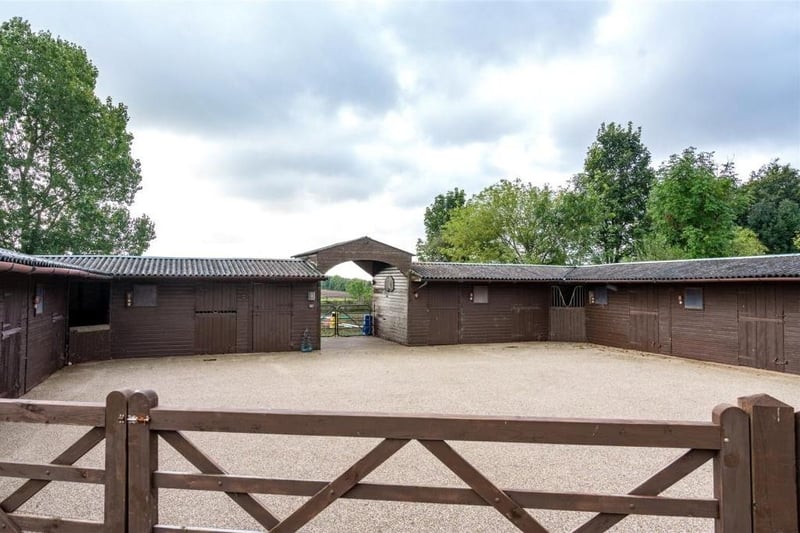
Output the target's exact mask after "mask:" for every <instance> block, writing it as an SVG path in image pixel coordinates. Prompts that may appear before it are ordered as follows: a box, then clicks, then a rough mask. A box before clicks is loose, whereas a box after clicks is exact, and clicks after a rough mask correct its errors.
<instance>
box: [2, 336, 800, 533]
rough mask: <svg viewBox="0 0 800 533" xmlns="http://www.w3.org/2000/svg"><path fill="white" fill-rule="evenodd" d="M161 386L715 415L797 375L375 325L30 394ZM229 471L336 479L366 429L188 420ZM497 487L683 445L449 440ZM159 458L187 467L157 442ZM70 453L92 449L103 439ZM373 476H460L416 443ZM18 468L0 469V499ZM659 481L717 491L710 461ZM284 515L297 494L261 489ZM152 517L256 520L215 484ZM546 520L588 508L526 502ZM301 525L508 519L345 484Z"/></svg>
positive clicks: (631, 468) (524, 408)
mask: <svg viewBox="0 0 800 533" xmlns="http://www.w3.org/2000/svg"><path fill="white" fill-rule="evenodd" d="M126 387H128V388H142V389H144V388H149V389H153V390H155V391H156V392H157V393H158V395H159V399H160V404H161V405H164V406H172V407H225V408H237V407H242V408H254V407H257V408H277V409H300V410H335V411H380V412H394V413H447V414H480V415H517V416H552V417H580V418H592V417H597V418H628V419H654V420H699V421H707V420H710V419H711V411H712V409H713V408H714V406H715V405H717V404H720V403H735V402H736V399H737V397H739V396H745V395H750V394H756V393H767V394H770V395H772V396H775V397H776V398H778V399H780V400H782V401H784V402H786V403H788V404H790V405H793V406H795V407H796V408H800V376H792V375H782V374H778V373H772V372H766V371H760V370H752V369H745V368H736V367H728V366H724V365H715V364H711V363H701V362H694V361H689V360H683V359H678V358H671V357H662V356H657V355H652V354H643V353H640V352H633V351H626V350H617V349H613V348H606V347H599V346H594V345H589V344H569V343H513V344H490V345H461V346H441V347H420V348H408V347H403V346H399V345H396V344H392V343H388V342H384V341H381V340H380V339H374V338H350V339H347V338H332V339H323V350H322V351H318V352H313V353H311V354H301V353H282V354H248V355H220V356H193V357H167V358H162V359H139V360H121V361H109V362H103V363H91V364H83V365H75V366H72V367H68V368H65V369H63V370H61V371H60V372H58V373H56V374H55V375H53V376H52V377H50V378H49V379H48V380H47V381H45V382H44V383H43V384H42V385H40V386H39V387H37V388H36V389H34V391H32V392H31V393H29V394H28V395H26V398H28V399H42V400H76V401H103V400H104V398H105V396H106V394H107V393H108V392H109V391H111V390H114V389H119V388H126ZM83 431H85V429H84V428H72V427H42V426H33V425H20V424H8V423H6V424H0V460H19V461H29V462H44V461H47V460H50V459H52V457H54V456H55V455H57V454H58V453H60V451H62V450H63V449H64V448H66V446H67V445H69V444H70V443H71V442H72V441H71V440H69V439H70V438H74V437H77V436H78V435H79V434H81V433H82V432H83ZM190 438H192V439H193V440H194V441H195V442H196V443H197V444H198V445H199V447H200V448H201V449H202V450H203V451H205V452H206V453H208V454H209V455H210V456H211V457H213V458H214V459H215V460H216V461H217V462H218V463H219V464H220V465H221V466H223V467H224V468H226V469H227V470H228V471H229V472H231V473H235V474H241V475H257V476H268V477H283V478H294V479H313V480H330V479H332V478H333V477H335V476H336V475H338V474H339V473H341V471H342V470H343V469H345V468H347V467H348V466H350V465H351V464H352V463H353V462H355V461H356V460H357V459H358V458H359V457H360V456H361V455H363V454H364V453H366V452H367V451H368V450H369V449H371V448H372V447H373V446H374V445H375V444H376V442H377V441H376V440H375V439H341V438H322V437H287V436H252V435H233V434H202V433H192V434H190ZM453 447H454V448H456V449H457V450H458V451H459V452H460V453H461V454H462V455H464V456H465V457H466V458H467V459H468V460H469V461H470V462H472V463H473V464H474V465H476V466H477V467H478V468H479V469H481V470H482V471H483V472H484V473H485V474H486V475H487V476H488V477H489V478H490V479H491V480H493V481H494V482H495V483H496V484H497V485H498V486H500V487H502V488H514V489H524V490H544V491H560V492H602V493H609V494H611V493H616V494H624V493H626V492H627V491H629V490H630V489H632V488H633V487H635V486H636V485H637V484H638V483H640V482H641V481H643V480H644V479H646V478H647V477H649V476H650V475H651V474H653V473H655V472H656V471H657V470H658V469H660V468H661V467H663V466H665V465H666V464H667V463H668V462H670V461H671V460H672V459H674V458H676V457H677V456H678V455H680V454H681V453H682V452H683V450H663V449H634V448H606V447H578V446H541V445H527V444H525V445H523V444H507V445H490V444H484V443H463V442H457V443H454V444H453ZM160 450H161V451H160V453H161V469H162V470H178V471H195V470H194V469H193V468H192V467H191V466H189V465H188V463H186V462H185V461H184V460H183V459H181V458H179V457H178V456H177V454H176V453H174V452H172V451H171V450H170V449H169V447H168V445H166V443H164V442H163V441H162V442H161V447H160ZM78 464H81V465H86V466H89V465H91V466H101V465H102V445H101V446H99V447H98V449H97V450H94V451H93V452H92V453H91V454H89V455H88V456H87V457H86V458H84V459H83V460H82V461H81V462H79V463H78ZM367 481H370V482H387V483H405V484H412V483H423V484H429V485H447V486H463V484H462V482H460V480H458V479H457V478H456V477H455V476H454V475H452V474H450V472H449V471H448V470H447V469H446V468H445V467H444V465H442V464H440V463H439V462H438V461H437V460H436V459H435V458H433V456H431V455H430V454H429V453H428V452H427V451H426V450H425V449H424V448H422V446H420V445H419V444H418V443H410V444H409V445H407V446H406V447H404V448H403V449H402V450H401V451H400V452H398V454H396V455H395V456H394V457H392V458H391V459H389V461H388V462H387V463H385V464H384V465H382V466H381V467H380V468H379V469H378V470H376V471H375V472H373V473H372V474H371V475H370V476H369V477H367ZM20 483H21V481H19V480H14V479H8V478H0V499H2V498H3V497H5V496H6V495H7V494H8V493H9V492H10V491H11V490H13V488H14V487H16V486H18V485H19V484H20ZM102 494H103V493H102V487H100V486H86V485H75V484H69V483H54V484H51V486H50V487H48V488H47V489H45V490H44V491H42V493H40V495H38V496H37V497H36V498H34V500H32V501H31V502H29V503H28V504H26V506H25V507H23V508H22V509H21V510H20V511H21V512H26V513H34V514H61V515H64V516H70V517H78V518H96V519H99V518H100V514H101V510H102ZM666 494H668V495H672V496H682V497H698V498H710V497H711V496H712V484H711V468H710V464H707V465H705V466H704V467H702V468H701V469H700V470H698V471H697V472H695V473H694V474H692V475H691V476H689V477H688V478H686V479H685V480H683V481H681V482H680V483H679V484H678V485H676V486H675V487H674V488H672V489H671V490H669V491H668V492H667V493H666ZM258 498H259V499H261V500H262V501H263V502H265V504H266V505H267V507H268V508H269V509H270V510H271V511H272V512H273V513H274V514H276V515H277V516H279V517H284V516H286V515H288V514H289V513H291V512H292V510H293V509H295V508H296V507H297V506H298V505H300V504H301V503H302V501H303V500H304V499H303V498H295V497H284V496H259V497H258ZM160 499H161V517H160V521H161V523H167V524H174V525H185V526H198V527H212V526H213V527H222V528H236V529H252V530H258V529H259V528H258V526H257V524H256V523H255V522H254V521H252V520H251V519H250V518H249V517H248V516H247V515H246V514H245V513H244V512H243V511H241V510H240V509H239V508H238V507H237V506H236V505H235V504H233V503H232V502H230V500H229V499H228V498H227V497H226V496H224V495H223V494H221V493H214V494H207V493H199V492H189V491H176V490H162V491H161V492H160ZM530 512H531V514H532V515H533V516H534V517H536V518H537V519H538V520H539V521H540V522H541V523H542V524H543V525H545V526H546V527H548V528H550V529H551V530H552V531H570V530H571V529H574V528H575V527H577V526H578V525H579V524H580V523H581V522H582V521H583V520H585V519H587V518H588V517H590V516H591V515H590V514H585V513H566V512H558V511H538V510H531V511H530ZM304 531H315V532H322V531H337V532H338V531H448V532H449V531H453V532H455V531H459V532H460V531H485V532H501V531H516V529H515V528H514V527H513V526H512V525H511V524H510V523H509V522H507V521H506V520H505V519H504V518H503V517H502V516H501V515H500V514H499V513H497V512H496V511H494V510H493V509H491V508H486V507H481V508H478V507H467V506H461V507H456V506H435V505H423V504H400V503H383V502H364V501H357V500H339V501H337V502H336V503H334V504H333V505H332V506H331V507H329V508H328V509H326V510H325V511H323V512H322V514H320V515H319V516H318V517H317V518H315V519H314V520H313V521H312V522H311V523H310V524H309V525H308V526H307V528H306V529H304ZM613 531H647V532H650V531H713V522H712V521H711V520H701V519H677V518H650V517H629V518H627V519H625V520H623V521H622V522H621V523H620V524H619V525H618V526H617V527H616V528H615V529H613Z"/></svg>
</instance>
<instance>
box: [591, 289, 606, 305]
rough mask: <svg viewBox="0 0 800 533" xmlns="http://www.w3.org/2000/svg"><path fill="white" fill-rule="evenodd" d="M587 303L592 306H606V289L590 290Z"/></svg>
mask: <svg viewBox="0 0 800 533" xmlns="http://www.w3.org/2000/svg"><path fill="white" fill-rule="evenodd" d="M589 303H590V304H594V305H608V288H607V287H595V288H593V289H592V290H590V291H589Z"/></svg>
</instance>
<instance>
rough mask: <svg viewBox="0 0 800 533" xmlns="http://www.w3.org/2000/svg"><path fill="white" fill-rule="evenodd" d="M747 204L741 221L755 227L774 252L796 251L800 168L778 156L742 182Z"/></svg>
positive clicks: (799, 201) (799, 220)
mask: <svg viewBox="0 0 800 533" xmlns="http://www.w3.org/2000/svg"><path fill="white" fill-rule="evenodd" d="M742 189H743V191H744V192H745V193H746V195H747V200H748V206H747V208H746V210H745V211H744V213H743V215H742V217H741V218H740V221H739V222H740V224H742V225H744V226H746V227H748V228H750V229H752V230H753V231H754V232H755V233H756V235H758V239H759V240H760V241H761V242H763V243H764V245H765V246H766V247H767V251H768V252H769V253H771V254H781V253H789V252H796V251H797V248H796V247H795V245H794V243H793V242H792V241H793V240H794V236H795V235H796V234H797V233H798V232H799V231H800V172H799V171H798V170H797V169H796V168H792V167H791V165H788V164H787V165H781V164H779V163H778V161H777V160H775V161H772V162H770V163H769V164H767V165H764V166H762V167H761V168H760V169H759V170H758V171H756V172H753V173H752V174H751V177H750V181H749V182H747V183H745V184H744V185H743V186H742Z"/></svg>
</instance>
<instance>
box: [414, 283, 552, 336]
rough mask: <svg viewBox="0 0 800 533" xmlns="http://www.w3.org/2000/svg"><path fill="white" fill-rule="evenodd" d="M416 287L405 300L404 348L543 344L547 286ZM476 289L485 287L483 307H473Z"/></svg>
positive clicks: (475, 304) (512, 284)
mask: <svg viewBox="0 0 800 533" xmlns="http://www.w3.org/2000/svg"><path fill="white" fill-rule="evenodd" d="M418 287H419V285H417V286H416V287H412V289H411V290H412V295H411V296H410V298H409V313H408V319H409V329H408V340H409V344H457V343H465V344H466V343H486V342H508V341H535V340H547V335H548V329H549V323H548V306H549V300H548V298H549V294H550V293H549V289H550V287H549V286H548V285H544V284H538V285H533V284H522V283H519V284H515V283H482V282H475V283H446V282H445V283H440V282H437V283H431V284H429V285H427V286H425V287H422V288H421V289H420V288H418ZM476 287H487V290H488V302H486V303H476V302H475V294H474V293H475V290H476ZM415 289H416V290H417V292H418V294H419V298H415V297H414V296H413V291H414V290H415Z"/></svg>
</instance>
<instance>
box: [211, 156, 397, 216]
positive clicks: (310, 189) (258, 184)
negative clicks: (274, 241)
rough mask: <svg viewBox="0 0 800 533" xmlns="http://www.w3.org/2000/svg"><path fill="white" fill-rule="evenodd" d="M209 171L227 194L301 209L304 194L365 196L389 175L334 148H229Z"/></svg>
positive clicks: (377, 189)
mask: <svg viewBox="0 0 800 533" xmlns="http://www.w3.org/2000/svg"><path fill="white" fill-rule="evenodd" d="M212 172H214V173H216V174H217V175H218V176H219V177H220V178H224V180H225V183H226V191H225V192H226V193H228V194H232V195H235V196H240V197H244V198H250V199H253V200H256V201H259V202H262V203H264V204H268V205H270V206H272V207H280V208H284V209H287V210H297V209H302V201H303V200H304V199H314V200H316V201H320V202H335V201H342V200H363V199H365V198H369V197H371V196H372V195H374V194H377V193H379V192H380V191H381V190H382V188H383V186H384V185H385V183H386V180H387V176H388V175H387V173H386V172H385V171H383V170H382V169H381V168H380V166H379V165H370V164H368V163H366V162H364V161H362V160H361V159H360V158H359V157H358V156H357V155H356V154H354V153H352V152H351V151H348V150H347V149H344V148H342V149H338V147H329V148H327V149H324V148H320V147H309V148H308V149H307V150H293V149H286V148H272V147H271V148H268V149H265V150H263V151H262V150H252V149H246V150H233V151H232V152H231V153H230V154H229V155H228V156H227V157H226V158H224V159H223V160H221V161H218V163H217V166H216V168H214V169H212Z"/></svg>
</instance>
